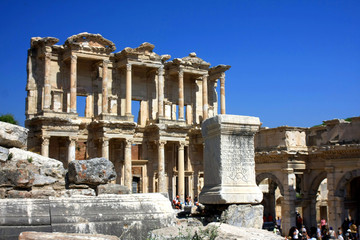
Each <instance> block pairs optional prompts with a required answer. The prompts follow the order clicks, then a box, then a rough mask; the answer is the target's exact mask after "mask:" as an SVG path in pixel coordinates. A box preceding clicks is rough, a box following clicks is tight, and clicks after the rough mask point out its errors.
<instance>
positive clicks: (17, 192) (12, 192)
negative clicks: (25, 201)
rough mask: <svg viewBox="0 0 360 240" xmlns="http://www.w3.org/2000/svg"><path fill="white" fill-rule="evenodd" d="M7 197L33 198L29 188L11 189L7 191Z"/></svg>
mask: <svg viewBox="0 0 360 240" xmlns="http://www.w3.org/2000/svg"><path fill="white" fill-rule="evenodd" d="M6 196H7V198H31V197H32V194H31V192H29V191H27V190H9V191H7V193H6Z"/></svg>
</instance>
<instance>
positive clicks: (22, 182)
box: [0, 167, 34, 188]
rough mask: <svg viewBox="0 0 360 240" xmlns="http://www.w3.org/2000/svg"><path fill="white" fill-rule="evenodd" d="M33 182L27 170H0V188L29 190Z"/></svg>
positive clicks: (31, 175)
mask: <svg viewBox="0 0 360 240" xmlns="http://www.w3.org/2000/svg"><path fill="white" fill-rule="evenodd" d="M33 182H34V175H33V174H32V172H30V171H29V170H27V169H23V168H18V169H17V168H7V167H5V168H3V169H0V187H4V186H5V187H7V186H12V187H16V188H31V186H32V184H33Z"/></svg>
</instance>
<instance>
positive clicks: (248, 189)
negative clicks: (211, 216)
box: [200, 115, 263, 221]
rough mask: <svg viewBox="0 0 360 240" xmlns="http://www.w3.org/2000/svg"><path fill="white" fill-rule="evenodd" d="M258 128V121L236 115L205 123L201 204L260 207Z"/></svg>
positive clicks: (203, 126)
mask: <svg viewBox="0 0 360 240" xmlns="http://www.w3.org/2000/svg"><path fill="white" fill-rule="evenodd" d="M259 126H260V120H259V118H257V117H248V116H236V115H217V116H215V117H213V118H209V119H207V120H205V121H204V122H203V124H202V127H201V131H202V135H203V138H204V141H205V147H204V180H205V185H204V187H203V189H202V191H201V194H200V202H201V203H203V204H237V203H244V204H245V203H250V204H260V203H261V201H262V199H263V194H262V192H261V190H260V188H259V187H258V186H257V185H256V180H255V151H254V150H255V149H254V135H255V133H256V132H257V131H258V130H259ZM258 206H260V205H258ZM261 208H262V206H261ZM261 219H262V216H260V221H261Z"/></svg>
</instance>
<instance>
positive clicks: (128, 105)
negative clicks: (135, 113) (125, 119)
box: [125, 63, 132, 116]
mask: <svg viewBox="0 0 360 240" xmlns="http://www.w3.org/2000/svg"><path fill="white" fill-rule="evenodd" d="M131 68H132V67H131V64H130V63H128V64H126V109H125V115H126V116H131V115H132V114H131V98H132V96H131V92H132V90H131V87H132V86H131V84H132V71H131Z"/></svg>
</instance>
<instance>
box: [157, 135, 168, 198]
mask: <svg viewBox="0 0 360 240" xmlns="http://www.w3.org/2000/svg"><path fill="white" fill-rule="evenodd" d="M157 143H158V185H159V186H158V190H159V192H161V193H164V192H167V189H166V182H165V181H166V179H165V144H166V141H161V140H160V141H158V142H157Z"/></svg>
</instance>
